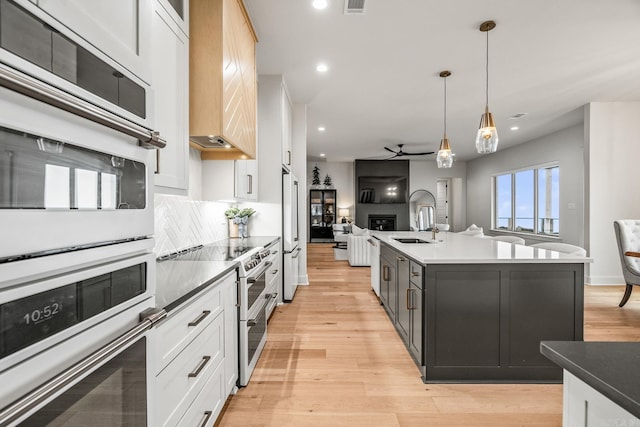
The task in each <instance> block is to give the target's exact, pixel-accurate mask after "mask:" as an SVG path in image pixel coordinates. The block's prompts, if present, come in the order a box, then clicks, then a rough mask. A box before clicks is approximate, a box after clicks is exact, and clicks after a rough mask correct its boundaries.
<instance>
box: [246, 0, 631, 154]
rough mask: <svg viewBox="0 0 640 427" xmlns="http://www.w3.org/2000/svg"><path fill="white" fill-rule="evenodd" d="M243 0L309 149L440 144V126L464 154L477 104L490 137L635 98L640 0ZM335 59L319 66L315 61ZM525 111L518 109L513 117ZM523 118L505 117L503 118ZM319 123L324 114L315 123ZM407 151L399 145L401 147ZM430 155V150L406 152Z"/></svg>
mask: <svg viewBox="0 0 640 427" xmlns="http://www.w3.org/2000/svg"><path fill="white" fill-rule="evenodd" d="M328 1H329V7H328V8H327V9H325V10H322V11H318V10H316V9H314V8H313V7H312V6H311V0H244V2H245V5H246V6H247V9H248V11H249V14H250V16H251V19H252V22H253V25H254V27H255V30H256V32H257V35H258V39H259V41H258V45H257V68H258V74H282V75H283V76H284V79H285V82H286V85H287V87H288V89H289V93H290V96H291V98H292V101H293V102H294V103H303V104H307V123H308V128H307V134H308V135H307V157H308V159H310V160H314V159H318V158H319V155H320V153H325V154H326V159H327V160H328V161H351V160H353V159H356V158H360V159H361V158H386V157H389V154H390V153H388V152H387V151H385V150H384V148H383V147H384V146H388V147H392V148H394V149H395V147H393V146H394V145H395V144H397V143H404V144H405V147H404V150H405V151H437V149H438V146H439V141H440V139H441V138H442V133H443V102H444V98H443V97H444V94H443V81H442V78H440V77H439V73H440V71H442V70H451V72H452V76H451V77H449V78H448V79H447V134H448V136H449V140H450V142H451V146H452V150H453V152H454V153H456V158H457V159H458V160H470V159H473V158H475V157H477V156H478V154H476V152H475V146H474V139H475V135H476V131H477V128H478V123H479V120H480V115H481V113H482V112H483V110H484V104H485V55H486V51H485V49H486V35H485V33H482V32H480V31H479V29H478V27H479V25H480V23H482V22H483V21H486V20H494V21H495V22H496V24H497V26H496V28H495V29H494V30H493V31H491V32H490V33H489V109H490V111H491V112H492V113H493V115H494V118H495V120H496V125H497V127H498V131H499V135H500V143H499V146H498V150H504V149H505V148H507V147H510V146H513V145H516V144H519V143H522V142H526V141H529V140H531V139H533V138H536V137H539V136H542V135H545V134H548V133H550V132H553V131H555V130H559V129H562V128H565V127H567V126H570V125H573V124H577V123H581V122H582V111H581V107H582V106H583V105H584V104H585V103H588V102H590V101H640V1H639V0H611V1H603V0H535V1H534V0H528V1H524V0H454V1H442V0H438V1H435V0H365V13H364V14H361V15H345V14H344V1H345V0H328ZM319 62H325V63H326V64H327V65H328V66H329V71H328V72H326V73H324V74H320V73H318V72H317V71H316V70H315V67H316V64H317V63H319ZM518 113H526V116H524V117H523V118H521V119H517V120H515V119H510V117H511V116H513V115H514V114H518ZM515 125H517V126H519V127H520V129H519V130H518V131H511V130H510V127H511V126H515ZM319 126H325V127H326V131H325V132H323V133H321V132H319V131H318V130H317V128H318V127H319ZM404 158H407V157H404ZM408 158H410V159H412V160H430V161H435V160H434V155H430V156H422V157H408Z"/></svg>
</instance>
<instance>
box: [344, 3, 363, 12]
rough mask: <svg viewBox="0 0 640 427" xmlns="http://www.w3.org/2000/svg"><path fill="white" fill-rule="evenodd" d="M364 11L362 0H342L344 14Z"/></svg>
mask: <svg viewBox="0 0 640 427" xmlns="http://www.w3.org/2000/svg"><path fill="white" fill-rule="evenodd" d="M363 13H364V0H344V14H345V15H361V14H363Z"/></svg>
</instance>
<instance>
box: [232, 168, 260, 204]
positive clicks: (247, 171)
mask: <svg viewBox="0 0 640 427" xmlns="http://www.w3.org/2000/svg"><path fill="white" fill-rule="evenodd" d="M235 197H236V199H243V200H253V201H257V200H258V161H257V160H236V161H235Z"/></svg>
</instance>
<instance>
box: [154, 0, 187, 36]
mask: <svg viewBox="0 0 640 427" xmlns="http://www.w3.org/2000/svg"><path fill="white" fill-rule="evenodd" d="M158 2H159V3H160V4H161V5H162V6H164V8H165V9H166V11H167V12H168V13H169V15H170V16H171V17H172V18H173V20H174V21H176V24H178V25H179V26H180V28H181V29H182V31H183V32H184V33H185V34H186V35H187V36H189V0H158Z"/></svg>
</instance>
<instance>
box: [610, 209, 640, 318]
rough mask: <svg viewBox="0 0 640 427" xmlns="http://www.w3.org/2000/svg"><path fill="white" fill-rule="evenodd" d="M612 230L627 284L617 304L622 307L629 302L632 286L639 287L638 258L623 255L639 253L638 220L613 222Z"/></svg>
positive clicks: (639, 226)
mask: <svg viewBox="0 0 640 427" xmlns="http://www.w3.org/2000/svg"><path fill="white" fill-rule="evenodd" d="M613 230H614V231H615V234H616V241H617V242H618V253H619V254H620V263H621V264H622V275H623V276H624V281H625V282H626V283H627V288H626V289H625V291H624V296H623V297H622V301H620V304H618V306H619V307H622V306H624V305H625V304H626V303H627V301H629V297H630V296H631V291H633V285H636V286H638V285H640V258H638V257H637V256H629V255H625V253H626V252H636V253H637V252H638V251H640V220H638V219H619V220H617V221H613Z"/></svg>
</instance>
